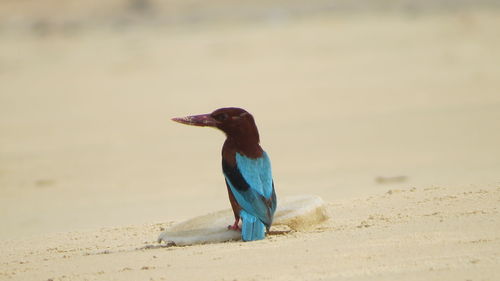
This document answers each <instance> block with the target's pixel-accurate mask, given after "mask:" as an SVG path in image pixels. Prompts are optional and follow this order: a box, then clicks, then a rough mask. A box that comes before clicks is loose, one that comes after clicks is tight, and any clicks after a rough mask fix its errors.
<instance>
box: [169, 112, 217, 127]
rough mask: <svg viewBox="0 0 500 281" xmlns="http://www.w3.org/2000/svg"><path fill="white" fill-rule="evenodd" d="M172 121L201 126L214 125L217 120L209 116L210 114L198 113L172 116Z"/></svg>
mask: <svg viewBox="0 0 500 281" xmlns="http://www.w3.org/2000/svg"><path fill="white" fill-rule="evenodd" d="M172 121H175V122H179V123H181V124H186V125H192V126H201V127H216V126H217V121H216V120H215V119H214V118H212V116H210V114H200V115H192V116H186V117H177V118H172Z"/></svg>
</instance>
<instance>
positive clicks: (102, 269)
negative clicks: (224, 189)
mask: <svg viewBox="0 0 500 281" xmlns="http://www.w3.org/2000/svg"><path fill="white" fill-rule="evenodd" d="M499 202H500V187H498V186H497V187H484V188H475V187H467V188H443V187H433V188H414V189H410V190H390V191H388V192H387V193H385V194H379V195H375V196H371V197H365V198H360V199H356V200H348V201H344V202H336V203H332V204H330V205H329V207H328V211H329V212H330V214H331V219H330V220H328V221H327V222H326V223H324V224H321V225H319V226H317V227H316V228H315V229H313V230H312V231H302V232H292V233H289V234H286V235H274V236H270V237H268V238H267V239H266V240H263V241H258V242H247V243H245V242H227V243H219V244H207V245H196V246H187V247H169V248H165V247H158V246H157V245H158V244H156V242H155V240H156V237H157V235H158V233H159V232H160V231H161V229H162V228H164V227H168V226H169V224H161V223H159V224H148V225H137V226H129V227H109V228H102V229H100V230H95V231H86V232H67V233H60V234H52V235H40V236H38V237H34V238H28V239H17V240H10V241H9V240H6V241H3V242H1V243H0V247H1V249H2V255H1V259H0V264H1V272H0V277H2V280H49V279H52V280H200V279H202V280H496V278H498V274H499V273H500V269H499V264H500V251H499V249H500V233H499V231H498V230H499V229H500V215H499V210H498V206H499Z"/></svg>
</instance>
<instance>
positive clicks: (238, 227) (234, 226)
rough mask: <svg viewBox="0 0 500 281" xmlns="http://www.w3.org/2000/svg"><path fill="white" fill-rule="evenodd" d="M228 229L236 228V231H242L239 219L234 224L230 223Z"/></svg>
mask: <svg viewBox="0 0 500 281" xmlns="http://www.w3.org/2000/svg"><path fill="white" fill-rule="evenodd" d="M227 229H229V230H234V231H241V228H240V226H239V225H238V221H235V222H234V224H233V225H228V226H227Z"/></svg>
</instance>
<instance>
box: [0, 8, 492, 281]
mask: <svg viewBox="0 0 500 281" xmlns="http://www.w3.org/2000/svg"><path fill="white" fill-rule="evenodd" d="M13 3H14V2H11V3H10V5H14V4H13ZM23 3H31V2H23ZM82 3H83V2H82ZM89 3H90V2H89ZM6 7H8V6H2V9H1V13H2V14H3V15H7V14H9V13H8V12H6V11H7V10H8V9H7V8H6ZM25 8H26V7H24V8H23V9H25ZM6 9H7V10H6ZM21 10H22V9H21ZM82 11H83V10H82ZM30 13H34V14H36V10H32V11H30ZM45 13H47V10H46V9H44V10H43V15H45ZM12 14H13V15H15V14H14V13H12ZM60 14H61V15H62V14H65V15H68V13H60ZM499 14H500V12H499V11H498V10H495V9H483V8H478V9H462V10H460V11H458V12H457V11H455V12H446V11H428V12H422V13H411V12H409V13H407V12H405V13H402V12H390V13H386V12H381V11H377V12H373V13H372V12H369V11H368V12H367V11H364V12H363V13H355V12H353V13H350V12H349V13H347V12H346V13H333V14H313V15H307V16H303V17H297V18H288V17H277V18H276V17H272V18H271V19H266V20H253V18H250V19H249V20H243V21H234V22H231V20H225V21H221V22H217V21H215V22H202V23H197V21H196V20H193V22H189V23H186V24H173V25H169V24H156V22H153V23H145V24H139V25H129V26H127V27H126V28H121V27H119V26H118V27H117V25H113V24H108V23H102V22H97V23H94V22H93V24H88V25H87V24H85V22H84V23H81V22H77V23H78V24H75V25H72V24H69V27H68V25H62V26H66V27H65V28H61V26H59V25H57V24H54V25H51V24H50V23H51V21H47V20H45V21H44V20H42V21H40V20H39V19H35V20H33V21H29V20H28V21H25V20H26V19H25V18H23V17H22V16H17V17H15V16H12V17H11V18H7V17H4V19H7V20H4V21H2V22H1V25H0V221H1V227H0V239H1V240H0V280H49V279H52V280H144V279H152V280H162V279H164V280H192V279H195V278H198V279H203V280H234V279H236V280H257V279H259V280H261V279H264V280H266V279H267V280H279V279H283V280H319V279H329V280H330V279H331V280H336V279H338V280H341V279H342V280H347V279H349V280H402V279H404V280H417V279H418V280H445V279H453V280H494V279H495V278H498V276H500V270H499V268H500V260H499V256H500V245H499V241H500V240H499V238H500V226H499V221H500V215H499V214H498V209H497V208H498V207H497V206H498V205H499V204H498V203H499V200H500V199H499V196H500V195H499V192H500V191H499V188H500V176H499V175H500V145H499V143H500V125H499V124H500V123H499V122H498V120H500V95H499V92H500V80H499V79H498V77H499V74H500V68H499V64H498V62H499V61H500V36H498V30H499V29H498V27H499V26H500V20H499V19H500V17H499ZM17 15H19V13H18V14H17ZM78 16H82V15H80V14H79V15H78ZM82 17H84V16H82ZM34 18H35V17H34ZM42 19H43V18H42ZM49 19H50V18H49ZM54 19H58V17H56V16H54ZM79 19H80V18H79ZM99 24H103V25H102V26H100V25H99ZM221 106H240V107H244V108H246V109H247V110H249V111H250V112H252V113H253V114H254V116H255V118H256V120H257V125H258V126H259V129H260V134H261V139H262V145H263V147H264V148H265V149H266V151H267V152H268V154H269V155H270V157H271V160H272V164H273V172H274V177H275V182H276V188H277V193H278V197H279V198H284V197H287V196H294V195H302V194H313V195H317V196H320V197H321V198H323V199H324V200H325V201H326V202H327V203H328V211H329V214H330V218H329V220H328V221H326V222H325V223H323V224H321V225H318V226H316V227H315V228H314V229H313V230H303V231H295V232H292V233H288V234H284V235H272V236H270V237H268V239H266V240H265V241H259V242H255V243H242V242H228V243H219V244H209V245H195V246H187V247H168V248H164V247H157V246H155V245H156V244H155V241H156V239H157V237H158V235H159V234H160V233H161V232H162V231H163V230H164V229H165V228H168V227H169V226H171V225H173V224H174V223H177V222H181V221H183V220H185V219H188V218H191V217H197V216H202V215H206V214H209V213H212V212H215V211H217V210H221V209H225V208H227V207H228V206H229V203H228V199H227V195H226V189H225V186H224V181H223V177H222V175H221V168H220V159H219V157H220V147H221V144H222V142H223V139H224V137H223V135H222V134H221V133H219V132H217V131H215V130H210V129H201V128H193V127H187V126H181V125H179V124H175V123H173V122H171V121H170V120H169V118H171V117H175V116H183V115H187V114H196V113H206V112H210V111H211V110H213V109H216V108H218V107H221Z"/></svg>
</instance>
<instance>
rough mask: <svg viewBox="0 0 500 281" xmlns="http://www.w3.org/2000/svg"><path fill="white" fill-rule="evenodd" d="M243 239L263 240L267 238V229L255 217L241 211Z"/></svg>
mask: <svg viewBox="0 0 500 281" xmlns="http://www.w3.org/2000/svg"><path fill="white" fill-rule="evenodd" d="M240 216H241V220H242V224H241V238H242V239H243V241H253V240H262V239H264V238H265V237H266V227H265V226H264V224H263V223H262V222H261V221H260V220H259V219H258V218H257V217H255V216H253V215H251V214H249V213H247V212H245V211H244V210H241V213H240Z"/></svg>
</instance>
